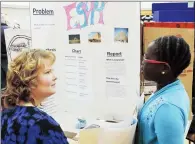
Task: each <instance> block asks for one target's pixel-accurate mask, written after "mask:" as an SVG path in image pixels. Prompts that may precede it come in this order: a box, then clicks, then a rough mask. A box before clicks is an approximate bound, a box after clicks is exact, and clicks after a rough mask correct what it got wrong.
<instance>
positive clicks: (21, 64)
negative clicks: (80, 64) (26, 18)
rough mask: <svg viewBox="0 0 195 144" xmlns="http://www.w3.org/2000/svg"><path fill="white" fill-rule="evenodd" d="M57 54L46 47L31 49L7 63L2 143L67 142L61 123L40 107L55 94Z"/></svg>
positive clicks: (60, 143) (47, 143)
mask: <svg viewBox="0 0 195 144" xmlns="http://www.w3.org/2000/svg"><path fill="white" fill-rule="evenodd" d="M55 59H56V58H55V55H54V54H53V53H52V52H49V51H45V50H40V49H36V50H28V51H24V52H22V53H21V54H20V55H19V56H17V57H16V58H15V59H14V60H13V61H12V62H11V63H10V64H9V66H8V73H7V88H6V92H5V94H6V96H5V98H4V102H5V103H6V105H7V106H9V105H11V108H6V109H4V110H3V112H2V116H1V128H2V129H1V143H2V144H16V143H18V144H68V142H67V138H66V137H65V135H64V133H63V131H62V129H61V127H60V125H59V124H58V123H57V122H56V121H55V120H54V119H53V118H52V117H51V116H49V115H48V114H47V113H45V112H43V111H41V110H40V109H38V108H37V106H38V105H40V103H41V102H42V101H43V100H44V99H45V98H47V97H49V96H51V95H53V94H54V93H55V92H56V90H55V85H56V79H57V78H56V76H55V75H54V72H53V64H54V62H55Z"/></svg>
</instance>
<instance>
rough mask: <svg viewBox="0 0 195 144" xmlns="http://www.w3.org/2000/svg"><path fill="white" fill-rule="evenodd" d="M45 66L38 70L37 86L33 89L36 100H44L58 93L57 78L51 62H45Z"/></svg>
mask: <svg viewBox="0 0 195 144" xmlns="http://www.w3.org/2000/svg"><path fill="white" fill-rule="evenodd" d="M43 63H44V65H42V66H41V68H40V69H39V70H38V76H37V85H36V87H35V88H32V94H33V96H34V97H35V99H44V98H46V97H48V96H51V95H53V94H55V92H56V79H57V78H56V76H55V74H54V71H53V65H51V62H50V60H44V61H43Z"/></svg>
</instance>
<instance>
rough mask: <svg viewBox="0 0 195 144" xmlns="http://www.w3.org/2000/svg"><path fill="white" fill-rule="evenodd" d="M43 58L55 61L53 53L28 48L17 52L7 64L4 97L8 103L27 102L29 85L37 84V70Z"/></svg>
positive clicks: (28, 99)
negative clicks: (19, 52)
mask: <svg viewBox="0 0 195 144" xmlns="http://www.w3.org/2000/svg"><path fill="white" fill-rule="evenodd" d="M44 60H50V62H51V65H52V64H53V63H54V62H55V60H56V57H55V55H54V53H52V52H50V51H47V50H43V49H28V50H25V51H23V52H21V54H19V55H18V56H17V57H16V58H15V59H14V60H13V61H11V62H10V64H9V65H8V72H7V85H6V92H5V93H6V97H7V100H8V101H7V103H8V105H9V104H11V105H12V106H13V105H14V104H16V102H17V101H18V100H19V101H20V100H22V101H24V102H29V101H31V100H32V98H31V97H30V94H31V89H30V88H31V87H32V86H35V87H36V84H37V81H36V77H37V75H38V70H39V69H40V67H41V66H42V65H43V64H44Z"/></svg>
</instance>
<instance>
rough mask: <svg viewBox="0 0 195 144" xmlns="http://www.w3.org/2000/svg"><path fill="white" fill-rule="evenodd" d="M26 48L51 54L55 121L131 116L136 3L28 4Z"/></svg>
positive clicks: (136, 66)
mask: <svg viewBox="0 0 195 144" xmlns="http://www.w3.org/2000/svg"><path fill="white" fill-rule="evenodd" d="M30 22H31V36H32V48H42V49H47V50H50V51H53V52H54V53H55V54H56V58H57V59H56V63H55V70H56V75H57V77H58V80H57V92H56V94H55V95H53V96H52V97H50V98H49V99H48V100H47V101H45V102H44V104H43V106H44V107H43V109H44V110H46V111H48V112H49V113H51V114H52V115H53V116H55V117H56V118H57V119H58V118H59V117H63V114H65V113H71V114H73V115H77V116H82V117H96V118H97V117H105V116H111V117H113V118H121V119H122V118H124V117H126V116H131V115H132V114H133V111H134V109H135V105H136V103H137V99H138V97H139V96H140V3H139V2H30Z"/></svg>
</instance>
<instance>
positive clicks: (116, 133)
mask: <svg viewBox="0 0 195 144" xmlns="http://www.w3.org/2000/svg"><path fill="white" fill-rule="evenodd" d="M136 117H137V116H134V117H133V118H128V119H126V120H124V121H119V122H118V121H105V120H96V121H94V122H93V123H92V124H90V125H89V126H87V127H86V128H84V129H82V130H80V132H79V133H78V134H77V136H75V137H72V136H73V135H74V134H72V133H71V132H68V136H69V137H68V138H69V139H68V141H69V142H70V144H133V143H134V138H135V131H136V126H137V122H138V121H137V118H136ZM93 125H98V126H99V128H96V127H94V126H93ZM70 133H71V134H70ZM65 135H66V136H67V132H65Z"/></svg>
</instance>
